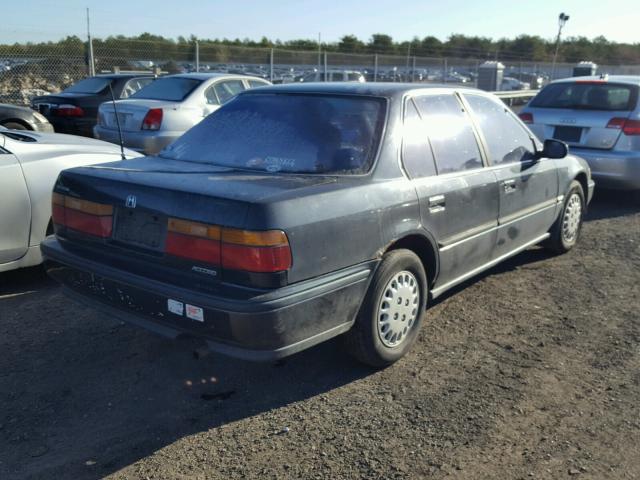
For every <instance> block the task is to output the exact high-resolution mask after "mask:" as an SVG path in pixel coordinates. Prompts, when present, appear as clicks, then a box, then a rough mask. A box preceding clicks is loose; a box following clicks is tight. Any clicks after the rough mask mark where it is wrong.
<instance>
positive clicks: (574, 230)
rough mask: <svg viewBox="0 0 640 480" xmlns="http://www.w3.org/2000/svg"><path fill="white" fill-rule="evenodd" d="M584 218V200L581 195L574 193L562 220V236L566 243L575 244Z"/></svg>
mask: <svg viewBox="0 0 640 480" xmlns="http://www.w3.org/2000/svg"><path fill="white" fill-rule="evenodd" d="M581 218H582V200H581V199H580V195H578V194H577V193H573V194H572V195H571V196H570V197H569V200H568V201H567V208H565V210H564V217H563V218H562V236H563V237H564V239H565V241H567V242H573V241H574V240H575V239H576V237H577V236H578V230H579V229H580V220H581Z"/></svg>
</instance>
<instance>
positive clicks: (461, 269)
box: [42, 83, 594, 367]
mask: <svg viewBox="0 0 640 480" xmlns="http://www.w3.org/2000/svg"><path fill="white" fill-rule="evenodd" d="M593 186H594V183H593V181H592V180H591V174H590V170H589V167H588V166H587V164H586V163H585V162H584V161H583V160H581V159H579V158H577V157H573V156H570V155H567V146H566V145H565V144H564V143H563V142H560V141H558V140H547V141H545V142H544V144H541V143H540V142H539V141H538V140H536V139H535V137H534V135H533V134H532V133H531V132H530V131H529V129H528V128H527V127H526V126H525V125H524V124H523V123H522V122H521V121H520V120H519V119H518V118H517V117H516V116H515V115H514V114H513V113H512V112H511V110H509V109H508V108H506V107H505V105H504V104H503V103H501V102H500V100H498V99H497V98H495V97H493V96H492V95H490V94H487V93H485V92H481V91H478V90H472V89H463V88H447V87H438V86H433V87H423V86H416V85H402V84H355V83H353V84H349V83H344V84H326V83H325V84H307V83H303V84H296V85H281V86H274V87H267V88H262V89H256V90H253V91H251V90H250V91H246V92H243V93H241V94H240V95H238V97H237V98H236V99H234V100H232V101H230V102H229V103H227V104H226V105H224V106H223V107H221V108H220V109H219V110H217V111H216V112H214V113H213V114H212V115H210V116H208V117H207V118H206V119H205V120H203V121H202V122H201V123H199V124H198V125H196V126H195V127H193V128H192V129H191V130H189V131H188V132H187V133H185V134H184V135H183V136H182V137H180V138H179V139H178V140H177V141H176V142H175V143H173V144H172V145H171V146H169V147H167V148H166V149H165V150H163V151H162V152H160V154H159V155H158V156H150V157H142V158H139V159H132V160H127V161H126V162H114V163H109V164H102V165H99V166H86V167H79V168H74V169H70V170H66V171H64V172H62V173H61V175H60V177H59V178H58V181H57V183H56V185H55V187H54V194H53V221H54V225H55V236H51V237H49V238H48V239H47V240H46V241H45V242H44V244H43V247H42V250H43V253H44V255H45V257H46V259H47V267H48V271H49V273H50V274H51V275H52V276H53V277H54V278H56V279H57V280H59V281H60V282H61V283H62V284H63V285H64V286H65V290H66V292H67V293H68V294H69V295H70V296H72V297H74V298H76V299H78V300H79V301H82V302H85V303H88V304H89V305H91V306H93V307H95V309H96V310H99V311H102V312H105V313H107V314H108V315H111V316H114V317H117V318H121V319H123V320H127V321H129V322H131V323H133V324H137V325H140V326H143V327H146V328H148V329H150V330H153V331H155V332H157V333H160V334H164V335H167V336H169V337H173V338H175V337H178V336H182V335H186V336H192V337H198V338H200V339H202V340H204V341H206V343H207V344H208V346H209V347H210V348H211V349H212V350H214V351H218V352H222V353H225V354H228V355H234V356H238V357H242V358H248V359H254V360H269V359H275V358H280V357H284V356H287V355H290V354H293V353H295V352H298V351H300V350H303V349H305V348H308V347H310V346H312V345H315V344H317V343H320V342H322V341H325V340H327V339H329V338H331V337H335V336H338V335H343V337H344V340H345V342H344V343H345V345H346V347H347V348H348V350H349V352H350V353H352V354H353V355H354V356H355V357H356V358H358V359H359V360H361V361H363V362H365V363H367V364H369V365H373V366H377V367H381V366H386V365H389V364H391V363H393V362H395V361H396V360H398V359H399V358H401V357H402V356H403V355H405V354H406V353H407V352H408V351H409V349H410V348H411V346H412V344H413V343H414V342H415V341H416V338H417V335H418V331H419V328H420V324H421V321H422V319H423V312H424V309H425V308H426V307H427V306H428V305H429V303H430V302H431V301H432V300H433V299H434V298H436V297H438V296H439V295H442V294H443V293H444V292H446V291H447V290H449V289H450V288H451V287H453V286H454V285H458V284H459V283H461V282H463V281H465V280H466V279H468V278H471V277H473V276H474V275H477V274H478V273H480V272H482V271H484V270H487V269H488V268H490V267H492V266H494V265H496V264H497V263H499V262H501V261H503V260H505V259H506V258H508V257H511V256H513V255H516V254H517V253H518V252H521V251H523V250H524V249H526V248H528V247H530V246H532V245H536V244H539V243H543V244H544V245H545V246H546V247H548V248H549V249H551V250H552V251H554V252H558V253H562V252H566V251H568V250H570V249H571V248H572V247H574V246H575V245H576V242H577V240H578V237H579V234H580V228H581V225H582V218H583V215H584V212H585V209H586V206H587V204H588V202H589V200H590V199H591V196H592V193H593ZM511 300H513V301H516V302H517V298H512V299H511Z"/></svg>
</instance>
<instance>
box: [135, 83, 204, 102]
mask: <svg viewBox="0 0 640 480" xmlns="http://www.w3.org/2000/svg"><path fill="white" fill-rule="evenodd" d="M201 83H202V81H201V80H198V79H196V78H183V77H164V78H159V79H158V80H156V81H155V82H152V83H150V84H149V85H147V86H146V87H144V88H142V89H140V90H138V91H137V92H136V93H134V94H133V95H131V97H130V98H144V99H147V100H166V101H168V102H181V101H182V100H184V99H185V98H187V97H188V96H189V94H190V93H191V92H193V91H194V90H195V89H196V87H197V86H198V85H200V84H201Z"/></svg>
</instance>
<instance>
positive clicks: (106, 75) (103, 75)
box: [88, 72, 154, 78]
mask: <svg viewBox="0 0 640 480" xmlns="http://www.w3.org/2000/svg"><path fill="white" fill-rule="evenodd" d="M153 76H154V74H153V73H152V72H123V73H99V74H97V75H96V77H100V78H134V77H153ZM88 78H90V77H88Z"/></svg>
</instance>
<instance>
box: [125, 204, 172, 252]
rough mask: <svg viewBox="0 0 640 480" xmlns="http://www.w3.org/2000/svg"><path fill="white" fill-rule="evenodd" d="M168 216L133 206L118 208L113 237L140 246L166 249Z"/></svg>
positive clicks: (159, 250)
mask: <svg viewBox="0 0 640 480" xmlns="http://www.w3.org/2000/svg"><path fill="white" fill-rule="evenodd" d="M166 236H167V217H166V216H164V215H160V214H157V213H153V212H148V211H145V210H140V209H135V210H134V209H132V208H122V207H120V208H117V209H116V219H115V229H114V235H113V238H114V240H115V241H117V242H119V243H124V244H127V245H132V246H134V247H138V248H144V249H148V250H154V251H157V252H161V251H164V242H165V239H166Z"/></svg>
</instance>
